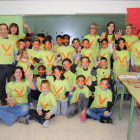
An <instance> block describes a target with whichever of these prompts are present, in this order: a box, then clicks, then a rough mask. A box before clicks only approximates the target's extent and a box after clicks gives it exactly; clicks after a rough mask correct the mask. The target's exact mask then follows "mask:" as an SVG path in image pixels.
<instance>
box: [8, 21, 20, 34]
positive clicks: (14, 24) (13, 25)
mask: <svg viewBox="0 0 140 140" xmlns="http://www.w3.org/2000/svg"><path fill="white" fill-rule="evenodd" d="M12 27H16V28H17V32H16V35H19V27H18V25H17V24H16V23H11V24H10V25H9V32H8V34H11V28H12Z"/></svg>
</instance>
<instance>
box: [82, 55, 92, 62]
mask: <svg viewBox="0 0 140 140" xmlns="http://www.w3.org/2000/svg"><path fill="white" fill-rule="evenodd" d="M84 58H87V59H88V62H90V60H89V58H88V57H87V56H83V57H81V62H82V60H83V59H84Z"/></svg>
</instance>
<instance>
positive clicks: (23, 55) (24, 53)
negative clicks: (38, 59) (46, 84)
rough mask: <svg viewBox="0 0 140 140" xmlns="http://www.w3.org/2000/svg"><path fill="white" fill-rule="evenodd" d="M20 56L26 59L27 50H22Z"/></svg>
mask: <svg viewBox="0 0 140 140" xmlns="http://www.w3.org/2000/svg"><path fill="white" fill-rule="evenodd" d="M22 58H25V59H28V53H27V51H24V52H23V53H22Z"/></svg>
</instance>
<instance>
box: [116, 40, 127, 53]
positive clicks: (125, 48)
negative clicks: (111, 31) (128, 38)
mask: <svg viewBox="0 0 140 140" xmlns="http://www.w3.org/2000/svg"><path fill="white" fill-rule="evenodd" d="M121 40H122V41H123V42H124V43H125V39H124V38H119V39H118V43H117V48H116V50H118V51H121V49H120V47H119V43H120V41H121ZM123 49H124V50H127V47H126V45H124V48H123Z"/></svg>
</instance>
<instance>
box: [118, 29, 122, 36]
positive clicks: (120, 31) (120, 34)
mask: <svg viewBox="0 0 140 140" xmlns="http://www.w3.org/2000/svg"><path fill="white" fill-rule="evenodd" d="M121 36H122V30H120V29H119V32H118V38H121Z"/></svg>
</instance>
